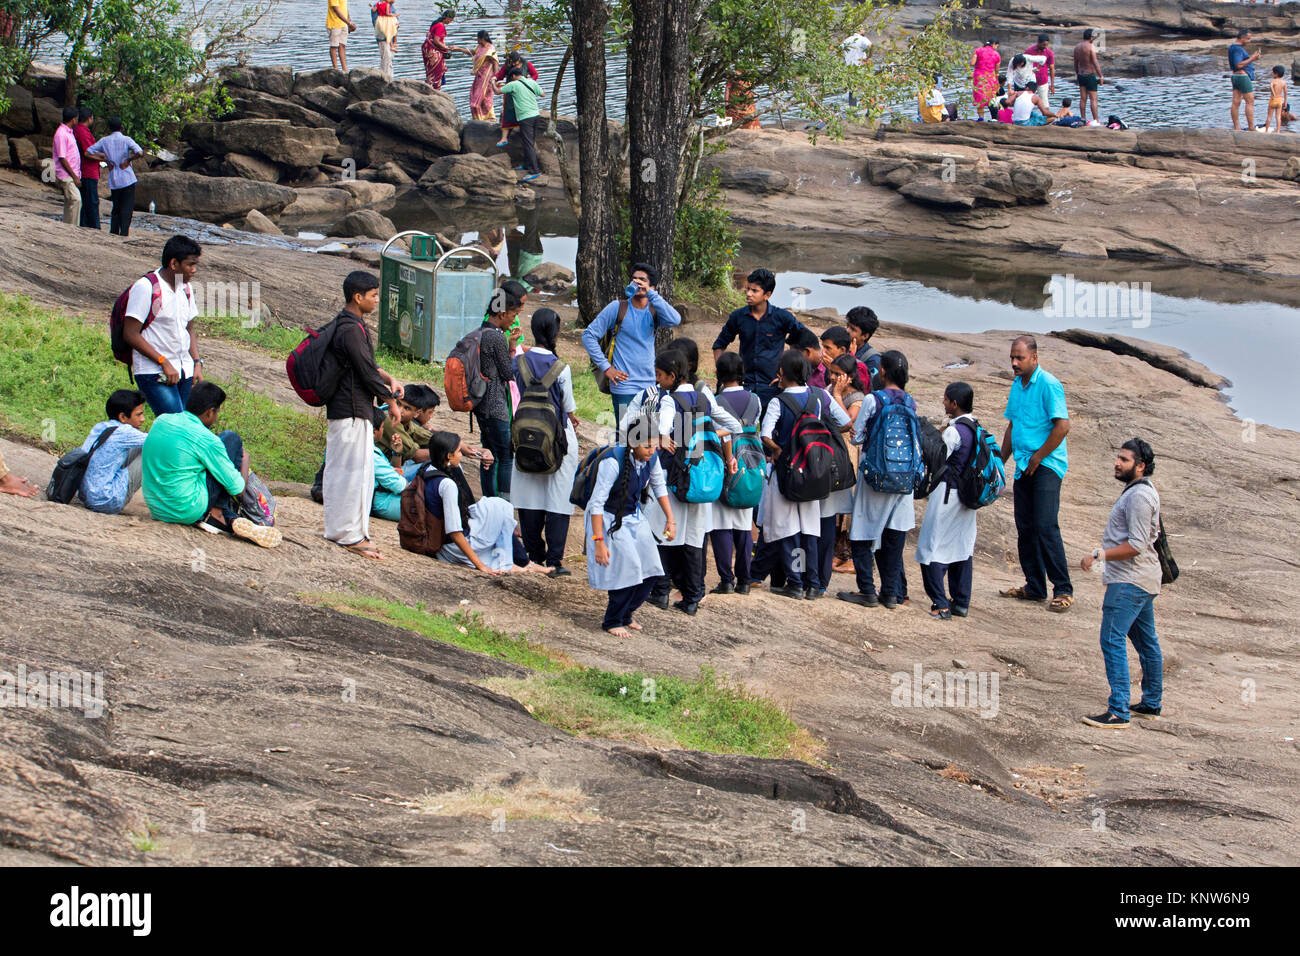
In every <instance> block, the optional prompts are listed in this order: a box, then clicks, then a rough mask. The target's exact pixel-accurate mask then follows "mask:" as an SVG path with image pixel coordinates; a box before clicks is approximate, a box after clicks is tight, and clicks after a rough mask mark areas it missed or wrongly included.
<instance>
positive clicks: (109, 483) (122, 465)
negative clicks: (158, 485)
mask: <svg viewBox="0 0 1300 956" xmlns="http://www.w3.org/2000/svg"><path fill="white" fill-rule="evenodd" d="M104 413H105V415H107V416H108V418H107V421H102V422H100V423H99V424H98V425H96V426H95V427H94V428H92V429H91V430H90V435H89V436H87V438H86V440H85V442H84V443H83V444H82V446H81V447H82V448H83V449H84V450H85V451H90V449H91V448H92V447H94V444H95V442H96V441H97V440H98V439H99V436H100V435H101V434H102V433H103V432H104V430H105V429H106V428H112V429H113V432H112V433H111V434H110V435H109V436H108V438H106V439H104V444H102V445H100V446H99V448H98V449H97V450H96V451H95V454H94V455H92V456H91V459H90V464H88V465H87V466H86V473H85V475H83V476H82V479H81V487H80V488H79V489H78V494H80V495H81V500H82V501H83V502H85V505H86V507H87V508H89V509H90V510H91V511H98V512H99V513H100V514H106V515H115V514H120V513H121V511H122V509H123V508H125V507H126V503H127V502H128V501H130V500H131V498H132V497H133V496H134V495H135V493H136V492H137V491H139V490H140V481H141V476H142V474H143V473H142V470H141V462H140V449H142V448H143V447H144V440H145V439H146V438H148V437H149V436H148V435H147V434H146V433H145V432H144V431H143V430H142V426H143V425H144V393H143V392H138V391H136V390H135V389H133V388H119V389H118V390H117V391H116V392H114V393H113V394H112V395H110V396H108V402H107V403H106V404H105V406H104Z"/></svg>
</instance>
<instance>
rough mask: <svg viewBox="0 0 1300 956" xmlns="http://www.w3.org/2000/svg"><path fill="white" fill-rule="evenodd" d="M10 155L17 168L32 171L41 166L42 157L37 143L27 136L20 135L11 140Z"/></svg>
mask: <svg viewBox="0 0 1300 956" xmlns="http://www.w3.org/2000/svg"><path fill="white" fill-rule="evenodd" d="M9 156H10V158H11V159H12V160H13V164H14V168H15V169H25V170H27V172H29V173H32V172H36V170H38V169H39V168H40V165H41V157H40V154H39V153H38V152H37V150H36V144H35V143H33V142H32V141H31V140H30V139H27V138H26V137H23V136H20V137H18V138H16V139H11V140H10V141H9Z"/></svg>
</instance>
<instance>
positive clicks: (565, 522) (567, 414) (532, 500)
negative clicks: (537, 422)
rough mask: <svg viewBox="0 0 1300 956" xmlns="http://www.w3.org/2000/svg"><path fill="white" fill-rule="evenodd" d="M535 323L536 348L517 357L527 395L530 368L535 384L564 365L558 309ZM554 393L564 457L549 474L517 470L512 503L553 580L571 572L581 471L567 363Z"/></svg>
mask: <svg viewBox="0 0 1300 956" xmlns="http://www.w3.org/2000/svg"><path fill="white" fill-rule="evenodd" d="M530 325H531V328H532V332H533V342H534V343H535V344H534V345H533V347H532V348H530V349H529V350H528V351H527V352H525V353H524V354H523V355H521V356H519V357H518V358H516V359H515V385H516V386H518V388H519V394H520V395H521V396H522V395H523V394H524V392H525V391H526V386H525V384H524V368H525V367H527V369H528V374H529V375H531V376H532V380H533V381H539V380H541V379H543V378H545V377H546V375H547V373H548V372H550V371H551V369H552V368H554V367H555V364H556V363H557V362H559V361H560V359H559V356H558V355H557V354H556V342H557V340H558V339H559V335H560V317H559V315H557V314H556V312H555V311H554V310H553V309H538V310H537V311H536V312H534V313H533V317H532V320H531V323H530ZM561 364H563V363H561ZM550 393H551V401H552V403H553V404H554V405H555V416H556V418H557V419H558V421H559V422H560V425H561V427H562V429H563V436H564V442H565V451H564V457H563V458H562V459H561V461H560V467H559V469H557V470H556V471H554V472H552V473H551V474H549V475H539V474H533V473H531V472H527V471H520V470H519V469H516V470H515V473H514V478H513V480H512V483H511V486H510V501H511V503H512V504H513V505H514V506H515V507H516V508H518V509H519V530H520V532H521V534H522V536H523V539H524V547H525V548H526V549H527V551H528V558H529V560H530V561H532V562H533V563H534V564H544V565H546V566H547V567H548V568H549V569H550V572H551V577H557V578H558V577H563V576H566V575H568V574H569V573H570V571H569V570H568V569H567V568H566V567H565V566H564V546H565V542H566V541H568V538H569V519H570V518H571V517H572V516H573V505H572V504H571V503H570V502H569V492H570V491H571V490H572V489H573V476H574V475H575V474H576V473H577V471H578V433H577V431H576V430H575V428H574V426H575V424H576V423H577V421H578V418H577V414H576V412H577V410H578V406H577V403H576V402H575V401H574V398H573V374H572V370H571V369H570V367H569V366H568V365H564V367H563V370H562V371H561V372H560V373H559V375H558V377H557V378H556V379H555V384H554V385H552V386H551V389H550Z"/></svg>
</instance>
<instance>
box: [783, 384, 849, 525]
mask: <svg viewBox="0 0 1300 956" xmlns="http://www.w3.org/2000/svg"><path fill="white" fill-rule="evenodd" d="M812 397H813V394H812V392H811V391H810V392H808V393H807V394H805V395H804V397H803V404H802V405H800V404H799V400H798V399H796V398H795V397H794V396H793V395H789V394H787V393H785V392H782V393H781V394H780V395H778V396H777V401H779V402H780V403H781V404H782V405H784V406H785V407H786V408H788V409H789V410H790V411H791V412H792V413H793V414H794V416H795V421H794V427H793V428H791V429H790V438H789V440H788V441H786V443H785V447H784V448H783V449H781V457H779V458H777V460H776V464H775V465H774V466H773V470H774V471H775V472H776V484H777V488H779V489H780V491H781V494H783V495H785V497H786V498H788V499H789V500H790V501H820V500H822V499H823V498H825V497H826V496H827V495H829V494H830V493H831V492H832V491H833V490H835V489H834V488H833V487H832V485H833V483H834V482H833V478H834V477H835V476H834V474H833V472H834V471H835V470H836V469H835V468H834V467H833V464H832V463H833V461H834V459H835V452H836V448H835V440H834V438H833V437H832V436H833V434H834V429H832V428H831V427H829V426H827V424H826V422H825V420H824V418H823V416H822V415H821V414H820V412H821V411H822V410H821V408H820V402H818V405H819V407H818V410H817V411H818V413H817V414H814V413H813V412H812V411H810V410H809V408H808V404H809V402H810V401H811V400H812ZM840 443H841V444H843V440H841V442H840ZM846 454H847V451H846ZM850 471H851V470H850Z"/></svg>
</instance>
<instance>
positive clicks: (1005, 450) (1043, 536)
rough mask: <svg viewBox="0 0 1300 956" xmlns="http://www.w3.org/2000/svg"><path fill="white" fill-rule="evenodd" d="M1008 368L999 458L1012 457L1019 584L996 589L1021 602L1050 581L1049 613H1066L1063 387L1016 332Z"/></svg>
mask: <svg viewBox="0 0 1300 956" xmlns="http://www.w3.org/2000/svg"><path fill="white" fill-rule="evenodd" d="M1011 371H1012V372H1014V373H1015V375H1016V378H1015V379H1014V380H1013V381H1012V382H1011V394H1010V395H1008V396H1007V408H1006V412H1005V413H1004V415H1003V417H1005V418H1006V419H1007V430H1006V434H1005V435H1003V437H1002V460H1003V461H1004V462H1005V461H1006V460H1007V459H1008V458H1011V457H1013V456H1014V458H1015V460H1016V469H1015V485H1014V488H1013V491H1014V501H1015V512H1016V539H1017V547H1018V550H1019V552H1020V569H1021V570H1022V571H1023V572H1024V573H1025V583H1024V586H1023V587H1015V588H1010V589H1008V590H1006V591H1002V592H1001V594H1002V596H1003V597H1009V598H1016V599H1018V600H1021V601H1042V600H1045V599H1046V598H1047V579H1048V578H1050V579H1051V581H1052V601H1051V604H1049V605H1048V610H1050V611H1068V610H1069V609H1070V606H1071V605H1072V604H1074V585H1072V584H1071V583H1070V569H1069V566H1068V565H1067V563H1066V560H1065V544H1064V543H1063V542H1062V541H1061V528H1060V525H1059V524H1058V522H1057V518H1058V514H1059V513H1060V510H1061V482H1062V481H1063V480H1064V478H1065V470H1066V468H1067V467H1068V466H1069V459H1068V457H1067V455H1066V448H1065V436H1066V435H1067V434H1069V431H1070V414H1069V412H1068V411H1067V410H1066V407H1065V389H1064V388H1062V387H1061V383H1060V381H1059V380H1058V379H1057V378H1056V376H1054V375H1052V374H1051V373H1050V372H1046V371H1044V370H1043V369H1041V368H1039V366H1038V342H1037V341H1035V339H1034V337H1033V336H1032V335H1022V336H1020V338H1018V339H1016V340H1015V341H1014V342H1012V343H1011Z"/></svg>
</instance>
